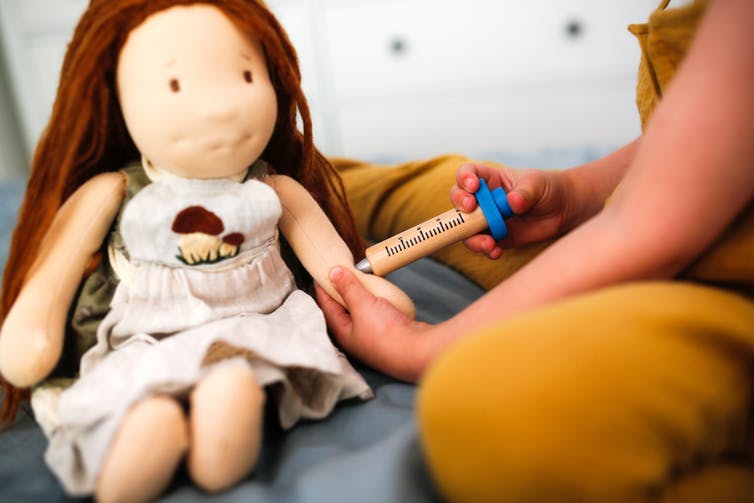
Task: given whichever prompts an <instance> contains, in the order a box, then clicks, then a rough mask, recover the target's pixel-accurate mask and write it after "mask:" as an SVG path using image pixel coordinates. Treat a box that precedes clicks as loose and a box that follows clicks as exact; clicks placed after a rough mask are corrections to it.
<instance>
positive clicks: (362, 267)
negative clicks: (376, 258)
mask: <svg viewBox="0 0 754 503" xmlns="http://www.w3.org/2000/svg"><path fill="white" fill-rule="evenodd" d="M356 269H358V270H359V271H361V272H363V273H366V274H372V265H371V264H370V263H369V261H368V260H367V259H362V260H361V261H359V263H358V264H356Z"/></svg>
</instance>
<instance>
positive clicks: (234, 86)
mask: <svg viewBox="0 0 754 503" xmlns="http://www.w3.org/2000/svg"><path fill="white" fill-rule="evenodd" d="M297 118H299V119H300V120H301V123H302V125H303V133H302V132H300V131H299V130H298V128H297ZM336 229H337V230H336ZM341 235H342V236H343V238H341ZM281 250H283V251H284V252H285V251H287V253H281ZM361 253H362V246H361V243H360V240H359V238H358V235H357V234H356V231H355V226H354V224H353V219H352V216H351V214H350V212H349V210H348V207H347V204H346V203H345V198H344V194H343V188H342V184H340V181H339V178H338V177H337V174H336V173H335V172H334V170H333V169H332V167H331V166H330V164H329V163H328V162H327V161H326V160H325V159H324V157H323V156H322V155H321V154H320V153H319V152H318V151H317V150H316V149H315V148H314V146H313V144H312V133H311V121H310V117H309V112H308V108H307V105H306V101H305V99H304V97H303V95H302V92H301V87H300V74H299V71H298V67H297V62H296V56H295V52H294V50H293V48H292V47H291V45H290V42H289V41H288V38H287V36H286V35H285V33H284V32H283V30H282V28H281V26H280V25H279V23H278V22H277V21H276V19H275V18H274V17H273V15H272V14H271V13H270V12H269V11H268V9H267V8H266V7H265V6H264V4H263V3H262V2H260V1H258V0H212V1H211V0H199V1H197V0H194V1H190V0H92V1H91V4H90V6H89V8H88V9H87V11H86V12H85V13H84V15H83V17H82V18H81V21H80V22H79V25H78V26H77V28H76V31H75V33H74V36H73V39H72V42H71V44H70V45H69V48H68V51H67V53H66V57H65V59H64V63H63V68H62V73H61V80H60V86H59V88H58V94H57V98H56V101H55V105H54V108H53V111H52V116H51V119H50V123H49V126H48V128H47V129H46V130H45V132H44V134H43V136H42V139H41V140H40V144H39V146H38V148H37V151H36V153H35V158H34V161H33V166H32V171H31V174H30V179H29V184H28V188H27V193H26V197H25V200H24V204H23V206H22V208H21V213H20V217H19V223H18V226H17V229H16V232H15V233H14V236H13V243H12V246H11V251H10V257H9V260H8V263H7V267H6V274H5V277H4V280H3V293H2V312H1V313H0V316H2V320H3V325H2V329H1V331H0V372H1V373H2V376H3V378H4V388H5V403H4V408H3V418H4V419H5V420H8V419H10V418H12V415H13V414H14V412H15V408H16V407H17V406H18V402H19V401H20V400H22V399H23V398H24V395H23V393H24V391H23V390H24V389H26V388H29V387H32V386H37V387H36V388H35V391H34V392H33V394H32V407H33V408H34V410H35V414H36V416H37V419H38V420H39V421H40V423H41V424H42V427H43V429H44V430H45V433H46V434H47V435H48V437H49V446H48V450H47V452H46V455H45V459H46V461H47V463H48V465H49V466H50V468H51V469H52V471H53V472H54V473H55V475H56V476H57V477H58V479H59V480H60V481H61V483H62V484H63V487H64V488H65V490H66V491H67V492H68V493H69V494H72V495H90V494H94V495H95V496H96V497H97V499H98V500H100V501H122V500H124V499H127V500H134V501H138V500H147V499H151V498H154V497H155V496H157V495H159V494H160V493H161V492H162V491H163V490H164V488H165V487H166V486H167V484H168V482H169V481H170V479H171V477H172V475H173V473H174V471H175V469H176V467H177V466H179V465H180V464H181V462H182V461H183V460H184V459H185V461H186V466H187V470H188V472H189V474H190V476H191V477H192V479H193V480H194V481H195V482H196V483H197V484H198V485H199V486H200V487H202V488H204V489H206V490H208V491H218V490H222V489H225V488H228V487H230V486H232V485H233V484H235V483H236V482H238V481H239V480H240V479H242V478H243V477H245V476H246V475H247V474H248V473H249V472H250V471H251V470H252V469H253V467H254V465H255V463H256V460H257V457H258V453H259V449H260V443H261V434H262V429H261V423H262V416H263V408H264V404H265V402H266V401H267V402H273V401H274V404H275V407H276V409H277V412H278V417H279V420H280V423H281V425H282V426H283V427H284V428H289V427H291V426H292V425H294V424H295V423H296V422H297V421H298V420H299V419H301V418H322V417H324V416H326V415H327V414H328V413H330V411H331V410H332V409H333V407H334V406H335V404H336V403H337V402H338V401H340V400H344V399H349V398H368V397H369V396H370V394H371V390H370V389H369V386H368V385H367V384H366V382H365V381H364V380H363V379H362V378H361V376H360V375H359V374H358V373H357V372H356V371H355V370H354V369H353V368H352V367H351V366H350V364H349V363H348V362H347V361H346V359H345V357H344V356H343V355H342V354H340V352H339V351H338V350H337V349H336V348H335V347H334V346H333V345H332V344H331V342H330V340H329V338H328V335H327V331H326V326H325V322H324V318H323V316H322V313H321V311H320V310H319V309H318V307H317V305H316V304H315V302H314V301H313V299H312V297H311V296H310V295H308V294H307V293H305V292H304V291H303V290H302V289H306V287H307V285H309V286H310V285H311V283H312V281H314V282H316V283H318V284H319V285H321V286H322V288H324V289H325V290H326V291H327V292H328V293H329V294H330V295H331V296H333V298H336V299H338V298H339V297H338V295H337V293H336V292H335V291H334V289H333V288H332V286H331V285H330V283H329V281H328V278H327V276H328V273H329V270H330V269H331V268H332V267H333V266H335V265H341V266H346V267H351V268H352V267H353V263H354V254H355V255H361ZM284 256H285V259H284V258H283V257H284ZM292 270H294V271H295V272H296V274H294V273H293V272H292ZM357 274H359V277H360V278H361V280H362V281H363V283H364V284H365V285H366V286H367V288H369V289H370V290H371V291H372V292H373V293H375V295H378V296H381V297H384V298H387V299H388V300H389V301H390V302H392V303H393V304H394V305H396V306H397V307H399V308H400V309H402V310H403V311H404V312H407V313H409V314H412V313H413V305H412V304H411V301H410V300H409V299H408V297H406V296H405V294H404V293H403V292H401V291H400V290H399V289H398V288H396V287H395V286H393V285H392V284H390V283H389V282H387V281H385V280H383V279H381V278H378V277H375V276H367V275H363V274H360V273H358V272H357ZM297 279H298V283H299V285H298V286H297V282H296V280H297ZM103 306H104V307H103ZM65 360H70V361H72V362H73V366H72V367H73V370H72V371H71V372H72V374H70V375H72V376H73V379H72V384H71V385H70V386H68V387H66V388H65V389H63V390H62V391H61V390H60V389H59V388H55V387H53V386H45V385H44V384H43V385H41V386H38V385H39V383H42V382H44V381H45V379H47V378H48V376H50V375H51V373H52V374H53V375H57V373H59V371H60V369H61V368H62V367H64V365H63V363H65V362H64V361H65ZM69 363H70V362H69ZM47 382H48V383H49V379H48V381H47ZM52 390H55V391H52Z"/></svg>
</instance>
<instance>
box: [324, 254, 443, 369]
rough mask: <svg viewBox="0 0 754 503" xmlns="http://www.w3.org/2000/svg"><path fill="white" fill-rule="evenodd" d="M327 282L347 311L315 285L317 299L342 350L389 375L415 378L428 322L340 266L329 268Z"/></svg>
mask: <svg viewBox="0 0 754 503" xmlns="http://www.w3.org/2000/svg"><path fill="white" fill-rule="evenodd" d="M330 282H331V283H332V284H333V286H334V287H335V289H336V290H337V291H338V293H339V294H340V295H341V296H342V297H343V300H344V301H345V304H346V307H347V310H346V309H345V308H343V306H341V305H340V304H338V303H337V302H336V301H334V300H333V299H332V298H331V297H330V296H329V295H327V293H325V291H324V290H323V289H322V288H321V287H320V286H319V285H317V291H316V296H317V302H318V303H319V305H320V307H321V308H322V311H323V312H324V314H325V319H326V320H327V326H328V328H329V329H330V331H331V332H332V334H333V335H334V336H335V339H336V340H337V341H338V343H339V344H340V346H341V347H342V348H343V350H344V351H346V352H347V353H349V354H351V355H353V356H355V357H356V358H358V359H360V360H361V361H363V362H364V363H366V364H367V365H370V366H372V367H374V368H376V369H378V370H380V371H382V372H385V373H386V374H389V375H391V376H393V377H396V378H398V379H403V380H406V381H411V382H413V381H416V380H417V379H418V377H419V376H420V375H421V372H422V371H423V370H424V367H425V366H426V364H427V357H428V354H429V353H428V349H427V348H428V342H429V339H428V338H429V329H430V328H431V327H430V325H428V324H426V323H422V322H418V321H415V320H413V319H412V318H410V317H408V316H406V315H405V314H404V313H402V312H401V311H399V310H398V309H396V308H395V307H394V306H393V305H392V304H391V303H390V302H388V301H387V300H385V299H384V298H382V297H376V296H374V295H373V294H372V293H370V292H369V290H367V289H366V288H365V287H364V285H362V284H361V283H360V282H359V281H358V280H357V279H356V276H354V274H353V273H352V272H351V271H349V270H347V269H346V268H344V267H335V268H333V270H332V271H331V273H330Z"/></svg>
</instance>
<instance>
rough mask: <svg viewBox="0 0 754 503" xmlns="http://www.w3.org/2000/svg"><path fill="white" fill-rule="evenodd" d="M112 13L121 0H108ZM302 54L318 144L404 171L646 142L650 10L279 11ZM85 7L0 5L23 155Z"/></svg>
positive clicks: (58, 0)
mask: <svg viewBox="0 0 754 503" xmlns="http://www.w3.org/2000/svg"><path fill="white" fill-rule="evenodd" d="M114 1H115V0H114ZM268 3H269V4H270V5H271V6H272V8H273V10H275V11H276V12H277V13H278V15H279V17H280V19H281V21H282V22H283V25H284V26H285V27H286V29H287V30H288V32H289V34H290V36H291V39H292V40H293V42H294V45H296V47H297V50H298V52H299V57H300V59H301V66H302V72H303V76H304V87H305V90H306V92H307V95H308V97H309V101H310V104H311V108H312V111H313V116H314V122H315V135H316V140H317V142H318V144H319V146H320V147H321V148H322V150H323V151H325V153H327V154H331V155H347V156H352V157H367V158H391V159H403V158H412V157H423V156H429V155H435V154H439V153H443V152H448V151H456V152H462V153H466V154H469V155H473V156H482V157H484V156H485V154H486V153H488V152H495V151H506V150H508V151H522V150H531V149H536V148H541V147H569V146H582V145H596V146H617V145H620V144H622V143H625V142H627V141H629V140H631V139H632V138H633V137H634V136H636V135H637V134H638V133H639V125H638V118H637V114H636V112H635V106H634V82H635V74H636V67H637V65H638V61H639V48H638V44H637V43H636V41H635V40H634V39H633V36H632V35H630V34H629V33H628V32H627V30H626V26H627V25H628V24H629V23H632V22H641V21H643V20H645V19H646V18H647V16H648V14H649V12H650V11H651V9H652V8H653V7H654V6H655V5H656V3H657V2H656V0H615V1H612V2H606V1H604V0H571V1H569V0H539V1H536V2H527V1H524V0H464V1H461V0H272V1H269V2H268ZM86 4H87V0H0V31H1V33H2V43H3V47H4V51H5V61H6V63H7V66H8V69H9V71H10V81H11V85H12V92H13V95H14V98H15V100H16V103H17V106H18V111H19V116H20V118H21V122H22V124H21V127H22V133H23V137H24V139H25V144H26V147H27V148H28V149H29V150H31V148H32V147H33V145H34V144H35V143H36V141H37V138H38V136H39V134H40V132H41V130H42V128H43V127H44V125H45V123H46V121H47V118H48V115H49V110H50V107H51V104H52V100H53V98H54V93H55V88H56V85H57V75H58V72H59V68H60V63H61V61H62V55H63V53H64V51H65V46H66V43H67V41H68V39H69V38H70V34H71V31H72V29H73V26H74V25H75V22H76V20H77V18H78V16H79V15H80V13H81V12H82V11H83V9H84V8H85V6H86Z"/></svg>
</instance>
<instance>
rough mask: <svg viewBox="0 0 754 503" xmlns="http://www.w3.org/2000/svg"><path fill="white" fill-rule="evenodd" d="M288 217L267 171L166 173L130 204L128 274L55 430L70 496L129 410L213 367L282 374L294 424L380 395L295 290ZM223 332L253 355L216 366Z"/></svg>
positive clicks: (59, 469)
mask: <svg viewBox="0 0 754 503" xmlns="http://www.w3.org/2000/svg"><path fill="white" fill-rule="evenodd" d="M280 215H281V204H280V201H279V199H278V197H277V194H276V193H275V191H274V190H273V189H272V188H271V187H270V186H268V185H267V184H265V183H263V182H261V181H259V180H256V179H250V180H247V181H245V182H243V183H239V182H234V181H230V180H190V179H183V178H176V177H168V178H163V179H161V180H158V181H155V182H153V183H151V184H149V185H147V186H146V187H144V188H143V189H141V190H140V191H139V192H137V193H136V194H135V195H134V197H133V198H132V199H131V200H130V201H128V202H127V203H126V206H125V208H124V210H123V213H122V216H121V220H120V233H121V236H122V239H123V242H124V244H125V247H126V249H127V251H128V255H129V260H128V263H129V269H130V272H129V273H128V274H124V275H121V278H120V279H121V282H120V283H119V284H118V287H117V289H116V291H115V295H114V297H113V299H112V302H111V306H110V311H109V312H108V314H107V316H106V317H105V319H104V320H103V321H102V323H101V324H100V325H99V327H98V330H97V344H96V345H95V346H94V347H93V348H91V349H90V350H89V351H88V352H87V353H86V354H84V356H83V358H82V361H81V376H80V378H79V379H78V380H77V381H76V382H75V383H74V384H73V385H72V386H71V387H70V388H68V389H67V390H65V391H63V392H62V394H61V395H60V398H59V402H58V409H57V413H58V415H59V417H58V421H57V422H58V424H57V425H56V426H55V427H54V428H53V429H52V431H50V432H48V433H49V436H50V442H49V446H48V449H47V452H46V454H45V460H46V462H47V464H48V465H49V466H50V468H51V469H52V470H53V472H54V473H55V474H56V476H57V477H58V478H59V479H60V481H61V482H62V484H63V486H64V487H65V489H66V491H67V492H68V493H70V494H72V495H87V494H91V493H92V492H93V490H94V487H95V481H96V478H97V475H98V473H99V467H100V466H101V464H102V462H103V459H104V456H105V454H106V452H107V450H108V447H109V445H110V442H111V440H112V439H113V436H114V434H115V433H116V431H117V429H118V426H119V425H120V423H121V421H122V419H123V417H124V416H125V414H126V413H127V412H128V410H129V408H130V407H132V406H133V405H134V404H135V403H137V402H138V401H140V400H142V399H144V398H145V397H148V396H151V395H154V394H166V393H167V394H172V395H175V396H177V397H185V396H186V394H187V393H188V392H189V391H190V389H191V388H192V387H193V386H194V385H195V384H196V383H197V382H198V381H199V380H200V379H201V378H202V376H203V375H205V374H206V373H207V372H208V371H210V370H211V369H212V368H213V365H227V364H239V363H243V364H248V365H250V366H251V367H252V369H253V371H254V374H255V376H256V378H257V380H258V381H259V382H260V383H261V384H262V385H265V386H267V385H271V384H275V386H274V390H275V391H274V395H275V396H274V398H275V399H276V401H277V404H278V412H279V418H280V423H281V425H282V426H283V427H284V428H290V427H291V426H293V425H294V424H295V423H296V422H297V421H298V420H299V419H300V418H322V417H324V416H326V415H327V414H329V413H330V411H331V410H332V409H333V407H334V406H335V404H336V403H337V402H338V401H339V400H344V399H348V398H353V397H359V398H362V399H366V398H369V397H371V396H372V392H371V389H370V388H369V386H368V385H367V383H366V382H365V381H364V380H363V378H362V377H361V376H360V375H359V374H358V373H357V372H356V371H355V370H354V369H353V367H351V365H350V364H349V363H348V362H347V361H346V359H345V357H344V356H343V355H342V354H341V353H340V352H339V351H338V350H337V349H336V348H335V347H334V346H333V345H332V343H331V342H330V339H329V337H328V334H327V329H326V325H325V321H324V317H323V315H322V312H321V311H320V309H319V308H318V306H317V305H316V303H315V302H314V300H313V299H312V298H311V297H310V296H309V295H307V294H306V293H304V292H302V291H300V290H297V289H296V287H295V284H294V280H293V275H292V274H291V272H290V270H289V269H288V267H287V266H286V265H285V263H284V262H283V259H282V258H281V256H280V251H279V245H278V237H277V222H278V220H279V218H280ZM124 276H125V277H124ZM218 341H223V342H224V343H226V345H230V346H231V347H233V348H238V349H239V350H240V353H242V354H243V356H235V357H233V358H232V359H230V360H223V361H220V362H219V363H212V364H209V365H208V364H207V362H206V358H207V355H208V350H209V348H210V347H211V346H212V345H213V344H215V343H217V342H218Z"/></svg>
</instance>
